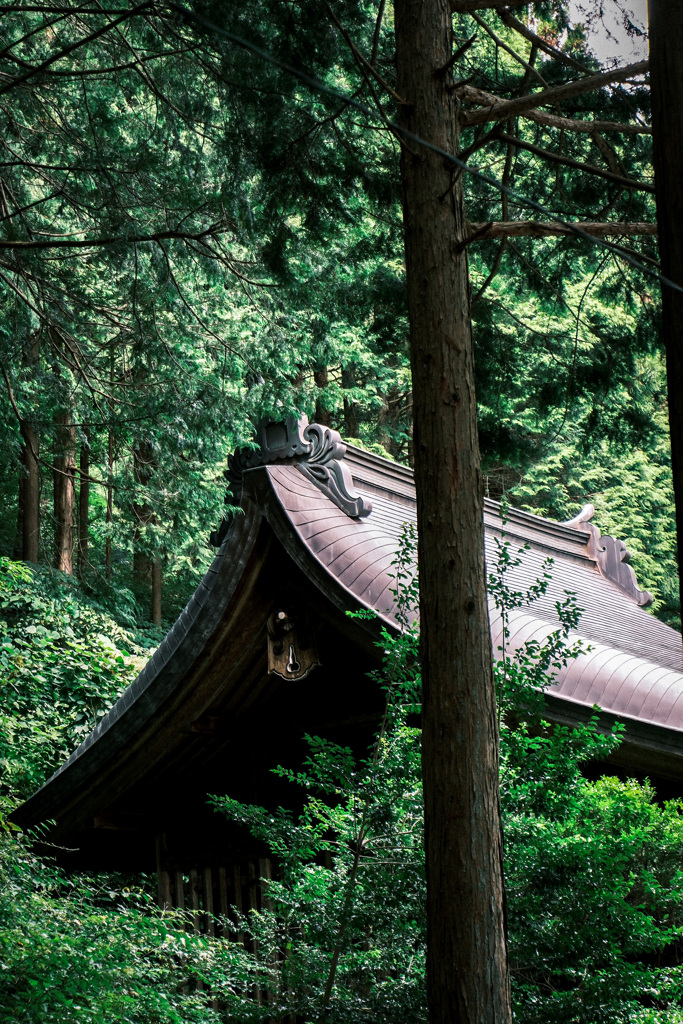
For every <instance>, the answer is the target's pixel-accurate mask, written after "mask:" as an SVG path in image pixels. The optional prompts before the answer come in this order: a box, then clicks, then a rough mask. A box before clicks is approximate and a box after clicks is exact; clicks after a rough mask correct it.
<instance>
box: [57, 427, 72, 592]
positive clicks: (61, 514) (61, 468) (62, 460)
mask: <svg viewBox="0 0 683 1024" xmlns="http://www.w3.org/2000/svg"><path fill="white" fill-rule="evenodd" d="M72 420H73V417H72V415H71V413H70V412H68V411H67V412H63V413H58V414H57V415H56V416H55V425H56V427H57V433H56V437H55V455H54V516H55V568H56V569H60V570H61V571H62V572H66V573H69V574H71V573H73V571H74V527H75V511H76V494H75V477H76V460H75V456H76V428H75V426H74V425H73V422H72Z"/></svg>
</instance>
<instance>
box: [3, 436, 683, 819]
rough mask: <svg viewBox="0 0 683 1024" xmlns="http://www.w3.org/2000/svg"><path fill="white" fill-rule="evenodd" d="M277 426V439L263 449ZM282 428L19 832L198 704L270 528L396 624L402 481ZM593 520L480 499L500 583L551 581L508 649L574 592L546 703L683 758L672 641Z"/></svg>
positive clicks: (540, 629) (326, 441)
mask: <svg viewBox="0 0 683 1024" xmlns="http://www.w3.org/2000/svg"><path fill="white" fill-rule="evenodd" d="M271 428H272V430H273V431H275V433H274V434H272V436H269V437H267V436H266V431H267V430H268V429H271ZM284 430H285V427H284V425H281V424H271V425H269V426H268V427H266V428H264V427H261V428H260V431H261V433H260V435H259V440H260V442H261V446H260V448H258V449H256V450H249V451H247V450H244V451H243V452H242V453H237V455H236V456H233V457H232V458H231V460H230V469H229V471H228V474H227V476H228V479H229V481H230V482H231V487H232V494H231V495H230V497H229V500H230V502H231V503H232V504H235V503H236V498H237V497H238V496H239V495H240V494H241V501H242V506H243V510H244V514H243V515H239V516H237V517H235V519H234V521H233V523H232V526H231V528H230V529H229V530H228V531H227V532H225V534H224V536H223V537H222V538H221V539H222V543H221V546H220V549H219V551H218V553H217V555H216V557H215V558H214V560H213V563H212V565H211V566H210V568H209V570H208V571H207V573H206V575H205V577H204V579H203V580H202V582H201V584H200V585H199V587H198V588H197V591H196V592H195V594H194V595H193V597H192V598H191V600H190V601H189V603H188V605H187V607H186V608H185V609H184V611H183V612H182V614H181V616H180V617H179V619H178V621H177V622H176V623H175V625H174V626H173V628H172V629H171V631H170V632H169V634H168V635H167V637H166V638H165V640H164V641H163V643H162V644H161V645H160V646H159V648H158V649H157V651H156V652H155V654H154V656H153V657H152V658H151V660H150V661H149V663H148V664H147V666H146V668H145V669H144V670H143V672H142V673H141V674H140V675H139V676H138V678H137V679H136V680H135V681H134V682H133V684H132V685H131V686H130V687H129V688H128V689H127V690H126V691H125V693H124V694H123V695H122V696H121V698H120V699H119V701H118V702H117V703H116V704H115V705H114V707H113V708H112V709H111V710H110V711H109V713H108V714H107V715H106V716H105V717H104V718H103V719H102V720H101V721H100V723H99V724H98V726H97V728H96V729H95V730H94V731H93V732H92V733H91V734H90V735H89V736H88V737H87V738H86V739H85V740H84V742H83V743H82V744H81V745H80V746H79V747H78V748H77V750H75V751H74V753H73V754H72V755H71V757H70V758H69V759H68V760H67V761H66V762H65V763H64V764H63V765H62V766H61V767H60V768H59V769H58V771H57V772H56V773H55V774H54V775H53V776H52V778H51V779H49V780H48V782H46V783H45V785H44V786H43V787H42V788H41V790H39V791H38V792H37V793H36V794H35V795H34V796H33V797H32V798H31V799H30V800H29V801H28V802H27V803H26V804H25V805H23V807H22V808H20V809H19V812H18V813H17V815H16V817H17V819H18V820H20V821H24V822H35V821H38V820H41V818H44V817H46V816H49V815H51V814H54V813H55V811H54V807H55V806H57V805H59V802H60V801H62V802H63V801H65V800H66V799H67V797H68V794H69V793H70V792H71V791H73V789H74V787H75V786H80V787H81V788H82V787H83V786H85V784H86V783H85V782H84V780H85V779H87V778H89V777H91V776H93V775H96V774H97V773H98V771H101V770H104V768H105V767H106V766H109V767H108V768H106V770H107V771H112V770H113V769H112V768H111V766H112V765H116V764H118V763H120V762H121V759H122V758H123V757H125V756H126V751H130V750H131V749H136V750H138V751H139V750H140V748H141V747H143V746H144V744H145V743H147V742H150V737H151V736H153V735H154V731H155V730H157V728H158V724H159V722H160V721H162V720H163V721H167V720H168V717H169V711H168V709H169V708H173V707H174V708H176V709H177V708H178V707H180V706H181V705H182V702H183V701H186V702H187V701H189V700H190V699H194V700H195V702H197V701H199V696H197V694H198V693H199V691H201V688H202V683H201V679H202V671H204V672H205V671H206V668H205V664H206V658H207V651H210V652H212V653H211V656H212V657H213V655H214V653H215V650H216V649H217V648H219V647H220V645H221V644H224V643H227V642H229V631H230V628H231V626H230V621H231V620H230V615H233V618H234V613H233V612H230V614H228V611H226V609H227V610H229V609H230V608H233V609H234V608H235V607H236V606H237V605H238V604H239V600H240V598H239V594H240V593H241V588H242V589H244V586H245V578H246V577H247V576H248V575H249V574H254V573H258V572H259V571H260V570H259V565H260V564H261V563H259V561H258V558H257V555H256V554H255V552H256V551H257V547H258V544H257V537H259V536H260V534H259V531H260V529H261V524H262V523H263V521H264V520H265V521H266V522H267V523H268V525H269V527H270V529H271V531H272V533H273V534H274V535H275V538H276V541H279V543H280V544H281V546H282V547H283V548H284V549H285V550H286V551H287V552H288V554H289V555H290V556H291V557H293V558H294V561H295V562H297V563H298V564H299V567H300V568H302V569H303V571H304V573H305V574H306V576H307V577H308V578H309V579H311V580H313V582H314V584H315V585H316V586H317V587H318V588H319V589H320V590H322V591H323V592H324V593H325V595H326V596H327V597H328V598H330V599H331V600H332V601H333V603H334V604H336V605H337V607H338V608H340V609H342V610H345V609H347V608H349V607H356V608H357V607H365V608H369V609H373V610H374V611H375V612H376V613H377V614H378V616H379V617H380V619H381V620H382V621H383V622H384V623H385V624H387V625H389V626H390V627H396V626H397V620H396V609H395V607H394V595H393V593H392V591H393V590H394V589H395V579H394V567H393V563H394V560H395V558H396V552H397V549H398V546H399V539H400V536H401V533H402V531H403V528H404V524H405V523H406V522H410V521H415V518H416V503H415V490H414V485H413V477H412V472H411V470H409V469H407V468H406V467H404V466H400V465H398V464H396V463H393V462H390V461H389V460H387V459H383V458H380V457H378V456H375V455H371V454H368V453H366V452H364V451H361V450H360V449H357V448H352V447H348V449H345V448H344V446H343V445H342V444H341V443H340V441H339V437H338V435H336V434H335V432H334V431H330V430H329V429H328V428H323V427H320V426H318V425H315V424H311V425H310V426H308V427H307V426H306V425H305V423H304V424H303V426H302V424H298V425H294V426H292V424H291V423H290V424H289V425H287V428H286V430H287V431H288V433H286V434H285V433H283V431H284ZM269 444H270V447H269ZM311 446H312V447H311ZM240 460H241V461H240ZM226 500H227V499H226ZM370 503H371V506H372V508H371V511H370ZM589 519H590V510H584V511H583V512H582V513H581V514H580V515H579V516H578V517H577V518H576V520H574V521H572V523H570V524H559V523H554V522H551V521H549V520H546V519H543V518H541V517H538V516H534V515H530V514H528V513H525V512H520V511H517V510H514V509H509V510H508V512H507V517H506V519H505V521H503V519H502V518H501V509H500V506H499V505H498V504H497V503H495V502H491V501H488V500H487V501H486V502H485V527H486V550H487V561H488V564H489V571H490V569H491V567H492V566H493V564H494V562H495V560H496V553H497V550H498V545H499V544H500V543H501V542H502V541H503V540H507V541H509V542H510V543H511V544H512V546H513V548H514V549H517V548H524V550H523V551H522V553H521V559H520V563H519V565H517V566H516V567H515V568H513V569H512V570H511V572H510V575H509V584H510V586H511V587H512V588H513V589H515V590H520V591H526V590H528V588H529V587H530V586H532V584H533V583H534V582H535V581H536V580H537V579H538V577H539V575H540V574H542V573H543V572H544V571H546V570H548V571H549V572H550V573H551V580H550V583H549V585H548V589H547V592H546V593H545V594H544V595H543V596H542V597H541V598H540V599H539V600H537V601H534V602H533V604H531V605H529V606H527V607H522V608H520V609H518V610H517V611H515V612H513V613H512V616H511V641H510V642H511V644H512V646H513V647H517V646H519V645H520V644H522V643H523V642H524V641H526V640H529V639H536V640H539V641H542V640H543V638H544V637H546V636H547V635H548V634H549V633H550V632H551V631H553V630H554V629H555V628H557V625H558V616H557V612H556V608H555V605H556V602H557V601H564V600H565V598H566V593H567V591H570V592H572V593H573V594H575V596H576V603H577V606H578V607H579V608H580V609H582V614H581V618H580V621H579V625H578V629H577V630H576V631H575V635H576V637H578V638H581V639H582V640H583V641H584V645H585V647H586V648H587V650H586V652H585V653H583V654H581V655H580V656H579V657H578V658H577V659H576V660H574V661H571V662H570V663H569V664H568V665H567V666H566V667H565V668H564V669H562V671H561V672H560V673H559V675H558V677H557V678H556V680H555V682H554V683H553V685H552V687H551V688H550V689H549V693H551V695H552V699H553V702H554V706H555V707H556V708H560V709H564V710H566V712H567V714H568V715H569V719H570V720H571V718H572V715H573V714H575V712H576V711H578V710H579V709H586V708H591V707H592V706H593V705H595V704H598V705H600V707H601V708H602V709H603V710H605V711H606V712H609V713H611V714H612V715H615V716H618V717H619V718H621V719H624V720H625V721H626V722H628V721H632V722H635V723H638V725H639V726H640V725H646V726H654V727H655V728H656V730H657V731H658V732H657V735H658V736H660V734H661V736H662V737H664V740H662V741H661V742H662V743H663V744H664V745H666V746H668V748H669V749H673V750H675V751H676V753H677V755H681V756H683V736H682V735H681V734H682V733H683V658H682V648H681V637H680V635H679V634H678V633H676V632H675V631H674V630H673V629H670V628H669V627H668V626H666V625H664V624H663V623H662V622H660V621H658V620H657V619H656V618H654V617H653V616H652V615H651V614H649V613H648V612H647V611H645V609H644V605H646V604H647V603H648V601H649V600H651V598H650V595H648V594H646V593H645V592H643V591H641V590H639V588H638V585H637V583H636V581H635V576H634V575H633V572H632V570H631V569H630V567H629V566H628V565H627V561H626V560H625V559H627V555H626V551H625V548H624V546H623V544H621V543H620V542H619V541H615V540H613V539H612V538H610V537H601V535H600V532H599V530H598V529H597V528H596V527H595V526H593V525H592V524H591V523H590V521H589ZM259 557H260V556H259ZM548 558H551V559H552V565H551V566H550V567H549V566H548V562H547V559H548ZM490 612H491V630H492V639H493V644H494V650H495V649H497V648H498V646H499V644H500V642H501V628H502V627H501V621H500V617H499V616H498V615H497V613H496V610H495V608H494V607H493V605H492V604H491V605H490ZM202 659H204V661H202ZM203 666H204V667H203ZM240 685H241V688H242V690H244V684H243V683H242V684H240ZM190 694H192V695H193V696H192V698H190V696H189V695H190ZM242 700H244V698H242ZM235 706H237V705H235ZM572 709H574V711H572ZM658 742H659V740H658ZM672 745H673V746H672Z"/></svg>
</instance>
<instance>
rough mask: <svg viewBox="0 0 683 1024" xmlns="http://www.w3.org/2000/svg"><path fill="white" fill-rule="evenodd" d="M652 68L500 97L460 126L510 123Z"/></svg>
mask: <svg viewBox="0 0 683 1024" xmlns="http://www.w3.org/2000/svg"><path fill="white" fill-rule="evenodd" d="M649 66H650V64H649V61H647V60H642V61H639V62H638V63H637V64H629V65H628V66H627V67H624V68H614V70H613V71H603V72H601V73H600V74H599V75H589V76H588V77H587V78H578V79H576V80H575V81H573V82H564V83H563V84H562V85H554V86H552V87H551V88H550V89H542V90H541V92H536V93H530V94H529V95H527V96H518V97H516V98H515V99H512V100H500V99H498V97H494V100H495V103H493V104H490V105H489V106H488V108H487V109H484V110H473V111H471V112H470V113H468V114H465V115H464V116H463V117H462V118H461V123H462V124H463V125H466V126H469V125H473V124H484V123H486V122H487V121H507V119H508V118H510V117H518V116H519V115H520V114H524V113H525V112H526V111H527V110H534V109H535V108H536V107H543V106H548V105H549V104H551V103H557V102H558V101H559V100H565V99H569V98H570V97H572V96H580V95H582V94H583V93H585V92H592V91H594V90H595V89H601V88H602V86H603V85H610V84H611V83H612V82H623V81H625V80H627V79H629V78H634V77H635V76H636V75H644V74H645V72H646V71H647V70H648V68H649ZM464 88H466V87H463V90H462V91H464ZM459 91H461V90H459Z"/></svg>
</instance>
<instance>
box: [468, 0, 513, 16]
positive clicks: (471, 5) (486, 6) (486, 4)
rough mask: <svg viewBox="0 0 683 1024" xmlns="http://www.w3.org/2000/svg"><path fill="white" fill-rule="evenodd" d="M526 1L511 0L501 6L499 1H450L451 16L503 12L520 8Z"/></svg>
mask: <svg viewBox="0 0 683 1024" xmlns="http://www.w3.org/2000/svg"><path fill="white" fill-rule="evenodd" d="M523 3H527V0H512V2H511V3H507V4H502V3H501V2H500V0H451V11H452V12H453V14H472V12H473V11H490V10H496V11H500V10H504V9H505V8H506V7H521V6H522V4H523Z"/></svg>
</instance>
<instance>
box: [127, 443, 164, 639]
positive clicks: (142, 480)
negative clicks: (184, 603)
mask: <svg viewBox="0 0 683 1024" xmlns="http://www.w3.org/2000/svg"><path fill="white" fill-rule="evenodd" d="M133 456H134V473H135V479H136V481H137V483H139V484H141V485H142V486H146V485H147V484H148V483H149V481H150V480H151V478H152V475H153V474H154V470H155V468H156V467H155V462H154V453H153V451H152V448H151V445H149V444H148V443H147V442H142V443H141V444H139V445H138V447H137V448H136V449H135V451H134V453H133ZM133 514H134V517H135V536H134V541H133V543H134V551H133V575H134V576H135V578H136V580H137V581H138V583H139V584H143V585H144V584H147V585H150V584H151V606H150V614H151V618H152V622H153V623H154V624H155V625H157V626H158V625H161V587H162V569H161V559H160V558H159V557H158V556H157V557H155V558H152V557H151V556H150V554H149V552H148V550H147V549H145V547H143V535H144V532H145V527H147V526H151V525H153V524H154V523H156V516H155V514H154V510H153V508H152V507H151V506H150V505H149V504H148V503H147V502H146V501H141V502H135V503H134V505H133Z"/></svg>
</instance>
